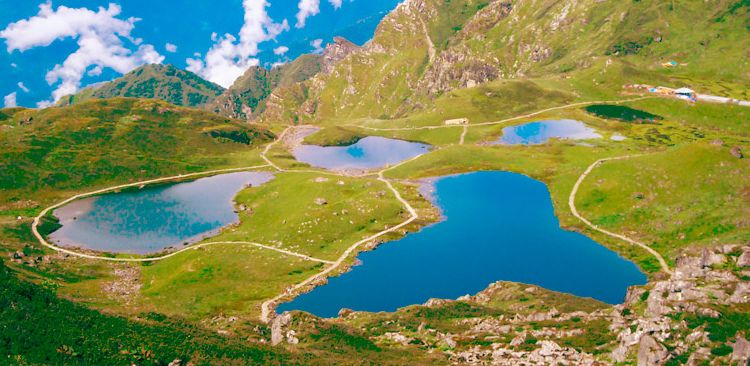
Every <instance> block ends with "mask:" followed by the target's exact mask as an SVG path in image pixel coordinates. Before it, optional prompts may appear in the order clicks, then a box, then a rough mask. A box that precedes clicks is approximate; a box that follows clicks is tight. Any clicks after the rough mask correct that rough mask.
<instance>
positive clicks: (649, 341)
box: [638, 335, 669, 366]
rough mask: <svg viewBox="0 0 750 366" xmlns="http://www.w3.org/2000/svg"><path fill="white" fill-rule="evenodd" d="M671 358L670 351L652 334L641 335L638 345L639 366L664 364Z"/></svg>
mask: <svg viewBox="0 0 750 366" xmlns="http://www.w3.org/2000/svg"><path fill="white" fill-rule="evenodd" d="M668 358H669V351H667V349H666V348H665V347H664V346H662V345H661V344H660V343H659V342H657V341H656V339H654V338H653V337H651V336H650V335H644V336H643V337H641V342H640V345H639V347H638V366H652V365H662V364H663V363H664V362H665V361H667V359H668Z"/></svg>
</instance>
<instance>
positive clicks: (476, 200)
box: [278, 172, 646, 317]
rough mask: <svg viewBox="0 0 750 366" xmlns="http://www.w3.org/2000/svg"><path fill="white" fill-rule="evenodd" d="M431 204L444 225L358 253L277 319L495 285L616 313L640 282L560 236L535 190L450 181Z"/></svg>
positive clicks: (577, 238)
mask: <svg viewBox="0 0 750 366" xmlns="http://www.w3.org/2000/svg"><path fill="white" fill-rule="evenodd" d="M434 197H435V200H436V204H437V205H438V206H439V207H441V208H442V210H443V214H444V215H445V217H446V219H445V221H443V222H440V223H438V224H435V225H432V226H430V227H427V228H424V229H423V230H422V231H420V232H417V233H412V234H409V235H407V236H406V237H404V238H402V239H401V240H398V241H395V242H390V243H386V244H383V245H382V246H380V247H379V248H377V249H376V250H374V251H371V252H364V253H361V254H360V255H359V259H360V260H361V261H362V264H361V265H360V266H356V267H354V268H353V269H352V271H351V272H348V273H345V274H343V275H342V276H339V277H335V278H331V279H330V281H329V283H328V284H326V285H324V286H322V287H317V288H315V289H314V290H313V291H312V292H310V293H308V294H304V295H301V296H299V297H297V298H296V299H294V300H293V301H291V302H289V303H286V304H282V305H281V306H279V309H278V311H279V312H283V311H286V310H304V311H308V312H311V313H313V314H316V315H319V316H324V317H332V316H336V315H337V313H338V311H339V310H340V309H341V308H350V309H355V310H364V311H393V310H396V309H397V308H399V307H403V306H406V305H410V304H419V303H424V302H425V301H426V300H428V299H429V298H457V297H459V296H462V295H465V294H474V293H476V292H479V291H481V290H483V289H484V288H486V287H487V286H488V285H489V284H490V283H492V282H495V281H498V280H506V281H516V282H523V283H529V284H535V285H539V286H542V287H545V288H548V289H551V290H556V291H562V292H567V293H572V294H575V295H579V296H585V297H593V298H595V299H598V300H601V301H605V302H608V303H612V304H615V303H620V302H622V301H623V299H624V297H625V293H626V291H627V288H628V286H632V285H640V284H645V283H646V276H645V275H644V274H643V273H641V271H640V270H639V269H638V268H637V267H636V265H635V264H633V263H632V262H630V261H628V260H625V259H624V258H622V257H620V256H619V255H617V254H616V253H615V252H612V251H611V250H609V249H607V248H605V247H603V246H601V245H599V244H598V243H596V242H594V241H593V240H591V239H589V238H588V237H586V236H584V235H581V234H578V233H575V232H571V231H565V230H562V229H561V228H560V226H559V222H558V220H557V218H556V217H555V215H554V211H553V207H552V202H551V200H550V196H549V192H548V190H547V187H546V186H545V185H544V184H543V183H541V182H539V181H536V180H533V179H531V178H528V177H526V176H523V175H519V174H514V173H507V172H479V173H472V174H465V175H457V176H450V177H445V178H441V179H439V180H437V181H436V183H435V194H434Z"/></svg>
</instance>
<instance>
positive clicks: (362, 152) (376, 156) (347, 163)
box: [292, 136, 430, 170]
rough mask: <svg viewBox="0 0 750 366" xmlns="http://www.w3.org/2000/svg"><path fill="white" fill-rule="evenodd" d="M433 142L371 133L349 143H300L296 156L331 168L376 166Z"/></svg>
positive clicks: (420, 151)
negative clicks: (320, 144)
mask: <svg viewBox="0 0 750 366" xmlns="http://www.w3.org/2000/svg"><path fill="white" fill-rule="evenodd" d="M429 149H430V145H425V144H420V143H417V142H409V141H402V140H395V139H389V138H385V137H379V136H369V137H365V138H363V139H361V140H359V141H358V142H357V143H356V144H353V145H349V146H316V145H300V146H298V147H296V148H295V149H294V151H292V154H293V155H294V157H295V158H296V159H297V160H299V161H301V162H303V163H307V164H310V165H312V166H314V167H318V168H325V169H331V170H345V169H373V168H382V167H385V166H387V165H391V164H395V163H399V162H401V161H404V160H407V159H411V158H413V157H415V156H417V155H420V154H424V153H426V152H427V151H429Z"/></svg>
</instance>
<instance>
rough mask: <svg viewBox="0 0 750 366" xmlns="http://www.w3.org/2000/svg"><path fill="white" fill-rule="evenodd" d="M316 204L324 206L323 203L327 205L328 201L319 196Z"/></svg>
mask: <svg viewBox="0 0 750 366" xmlns="http://www.w3.org/2000/svg"><path fill="white" fill-rule="evenodd" d="M315 204H316V205H318V206H323V205H327V204H328V201H326V199H325V198H322V197H318V198H316V199H315Z"/></svg>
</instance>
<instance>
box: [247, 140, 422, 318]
mask: <svg viewBox="0 0 750 366" xmlns="http://www.w3.org/2000/svg"><path fill="white" fill-rule="evenodd" d="M290 128H293V127H288V128H287V129H286V130H284V132H283V133H282V134H281V136H283V135H285V134H286V133H287V131H288V130H289V129H290ZM279 140H280V139H279ZM277 141H278V140H277ZM274 143H276V141H274V142H273V143H272V144H274ZM269 145H270V144H269ZM269 149H270V147H269ZM267 151H268V149H266V151H265V152H267ZM265 152H264V154H263V156H264V158H265V159H267V158H266V157H265ZM421 156H422V155H417V156H415V157H413V158H411V159H409V160H405V161H402V162H400V163H398V164H396V165H393V166H390V167H386V168H385V169H383V170H380V171H379V172H378V173H377V179H378V180H379V181H381V182H383V183H385V185H386V186H387V187H388V189H389V190H390V191H391V192H392V193H393V195H394V196H395V197H396V199H397V200H398V201H399V202H401V204H402V205H403V206H404V207H405V208H406V210H407V211H409V218H408V219H406V220H405V221H404V222H402V223H400V224H398V225H396V226H393V227H389V228H386V229H385V230H383V231H380V232H378V233H376V234H373V235H370V236H368V237H366V238H364V239H362V240H360V241H358V242H356V243H354V244H352V245H351V246H349V247H348V248H347V249H346V250H345V251H344V252H343V253H342V254H341V256H339V258H338V259H337V260H336V261H335V262H333V263H332V264H331V265H330V266H328V267H327V268H326V269H324V270H323V271H321V272H318V273H316V274H314V275H312V276H310V277H308V278H307V279H305V280H304V281H302V282H299V283H297V284H296V285H293V286H291V287H289V288H287V290H286V291H284V292H283V293H281V294H279V295H277V296H276V297H274V298H272V299H269V300H266V301H264V302H263V304H261V312H260V320H261V321H262V322H264V323H269V322H270V321H271V320H273V318H274V316H275V315H276V314H275V311H276V305H278V303H279V302H280V301H281V300H283V299H285V298H287V297H293V296H294V295H297V292H299V291H300V290H303V289H304V288H306V287H307V286H309V285H311V284H314V283H315V282H316V281H319V280H322V279H324V278H325V277H327V276H328V274H330V273H331V272H333V271H334V270H336V269H337V268H339V267H340V266H341V265H342V264H343V263H344V262H345V261H346V259H347V258H349V256H350V255H351V254H352V252H354V251H355V250H356V249H357V248H359V247H360V246H361V245H363V244H365V243H368V242H371V241H373V240H375V239H377V238H379V237H381V236H383V235H386V234H388V233H392V232H394V231H396V230H399V229H401V228H403V227H404V226H406V225H409V224H410V223H412V222H413V221H414V220H416V219H418V218H419V214H417V211H416V210H415V209H414V207H412V206H411V204H409V202H408V201H406V200H405V199H404V198H403V197H401V194H400V193H399V192H398V190H396V188H394V187H393V184H392V183H391V181H389V180H388V179H386V178H385V176H384V173H385V172H386V171H388V170H390V169H394V168H397V167H399V166H401V165H404V164H407V163H409V162H412V161H414V160H416V159H418V158H420V157H421ZM267 161H270V160H267ZM279 169H280V168H279ZM280 171H282V172H298V171H297V170H280Z"/></svg>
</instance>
